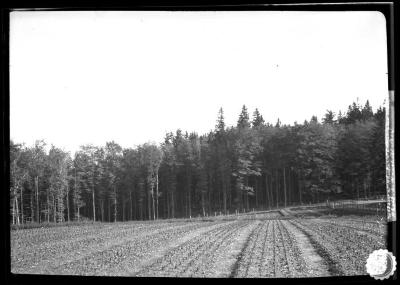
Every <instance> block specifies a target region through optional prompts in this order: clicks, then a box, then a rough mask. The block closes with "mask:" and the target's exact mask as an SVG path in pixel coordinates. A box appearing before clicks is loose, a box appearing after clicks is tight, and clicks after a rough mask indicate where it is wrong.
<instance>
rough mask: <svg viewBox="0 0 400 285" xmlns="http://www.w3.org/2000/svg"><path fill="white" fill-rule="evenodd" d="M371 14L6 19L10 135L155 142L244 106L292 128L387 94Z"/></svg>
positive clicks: (378, 30) (379, 24)
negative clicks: (222, 110) (8, 37)
mask: <svg viewBox="0 0 400 285" xmlns="http://www.w3.org/2000/svg"><path fill="white" fill-rule="evenodd" d="M387 90H388V85H387V52H386V27H385V18H384V16H383V15H382V14H380V13H378V12H271V11H270V12H267V11H263V12H261V11H257V12H154V11H153V12H111V11H108V12H13V13H12V14H11V23H10V137H11V139H13V140H14V141H15V142H25V143H27V144H28V145H32V144H33V143H34V141H35V140H36V139H45V140H46V142H47V143H49V144H50V143H53V144H55V145H56V146H58V147H63V148H65V149H66V150H69V151H75V150H77V149H78V147H79V146H80V145H82V144H86V143H93V144H95V145H104V144H105V142H106V141H110V140H115V141H116V142H117V143H119V144H120V145H121V146H123V147H133V146H135V145H137V144H141V143H144V142H147V141H155V142H157V143H158V142H162V141H163V138H164V136H165V133H166V132H167V131H175V130H176V129H177V128H181V129H182V130H187V131H197V132H198V133H200V134H202V133H205V132H208V131H209V130H211V129H213V128H214V126H215V124H216V118H217V112H218V109H219V107H221V106H222V107H223V108H224V112H225V120H226V123H227V125H235V124H236V121H237V118H238V115H239V113H240V110H241V108H242V105H243V104H246V106H247V107H248V110H249V113H250V115H252V113H253V111H254V109H255V107H258V108H259V110H260V112H261V113H262V115H263V116H264V119H265V120H266V121H267V122H271V123H275V122H276V120H277V118H278V117H279V118H280V119H281V121H282V122H283V123H286V124H293V122H294V121H297V122H299V123H302V122H303V121H304V120H305V119H307V120H309V119H310V118H311V116H312V115H317V116H318V118H319V119H321V117H322V116H323V114H324V113H325V111H326V109H332V110H333V111H335V112H337V111H338V110H339V109H341V110H344V111H345V110H346V109H347V106H348V105H349V104H351V103H352V102H353V101H354V100H356V98H357V97H358V98H359V99H360V102H361V103H362V104H364V102H365V101H366V100H367V99H369V100H370V103H371V104H372V106H373V108H374V110H375V109H376V108H377V107H378V106H379V105H382V104H383V101H384V99H385V97H386V96H387Z"/></svg>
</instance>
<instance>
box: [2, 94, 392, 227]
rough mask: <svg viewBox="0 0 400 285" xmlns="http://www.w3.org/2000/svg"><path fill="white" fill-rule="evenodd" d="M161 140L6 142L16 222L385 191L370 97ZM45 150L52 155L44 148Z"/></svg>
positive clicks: (380, 119)
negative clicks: (298, 118) (297, 116)
mask: <svg viewBox="0 0 400 285" xmlns="http://www.w3.org/2000/svg"><path fill="white" fill-rule="evenodd" d="M216 115H217V119H216V125H215V128H214V130H213V131H210V132H209V133H207V134H201V135H199V134H197V133H194V132H193V133H188V132H185V131H182V130H180V129H178V130H176V131H175V132H174V133H173V132H170V133H167V134H166V135H165V139H164V141H163V142H162V143H160V144H159V145H157V144H155V143H145V144H142V145H139V146H137V147H134V148H122V147H121V146H120V145H119V144H118V143H116V142H114V141H112V142H107V143H106V144H105V145H104V146H94V145H83V146H81V147H80V149H79V150H78V151H77V152H76V153H75V154H74V155H73V156H71V154H70V153H69V152H66V151H64V150H63V149H60V148H58V147H56V146H53V145H51V147H50V148H47V146H46V143H45V141H43V140H38V141H36V143H35V145H34V146H26V145H25V144H22V143H17V142H13V141H10V164H9V169H10V222H11V223H12V224H17V225H18V224H23V223H46V222H47V223H62V222H66V221H87V220H93V221H101V222H117V221H129V220H156V219H166V218H192V217H198V216H210V215H211V216H213V215H215V214H233V213H238V212H240V213H242V212H249V211H253V210H268V209H274V208H282V207H287V206H292V205H300V204H305V203H318V202H323V201H326V200H328V199H329V200H335V199H349V198H351V199H360V198H364V197H373V196H377V195H383V194H385V193H386V174H385V173H386V172H385V171H386V170H385V108H383V107H379V108H378V109H377V110H376V112H374V111H373V109H372V107H371V106H370V103H369V101H366V103H365V104H360V103H358V101H357V102H354V103H352V104H351V105H349V107H348V110H347V112H346V113H345V114H342V113H341V112H339V113H338V114H337V115H336V114H335V113H334V112H333V111H330V110H327V111H326V113H325V115H324V117H323V118H322V120H321V121H319V120H318V118H317V117H315V116H312V118H311V119H310V120H309V121H307V120H306V121H304V122H303V123H302V124H298V123H297V122H295V123H294V124H293V125H284V124H281V122H280V120H279V119H278V121H277V122H276V123H275V124H270V123H268V122H265V121H264V119H263V117H262V115H261V113H260V112H259V110H258V109H255V110H254V112H252V113H251V116H250V114H249V111H248V110H247V108H246V106H244V105H243V107H242V111H241V113H240V114H239V117H238V120H237V124H236V126H229V127H228V126H226V125H225V121H224V113H223V109H222V108H221V109H220V110H219V112H218V114H216ZM46 149H48V151H46Z"/></svg>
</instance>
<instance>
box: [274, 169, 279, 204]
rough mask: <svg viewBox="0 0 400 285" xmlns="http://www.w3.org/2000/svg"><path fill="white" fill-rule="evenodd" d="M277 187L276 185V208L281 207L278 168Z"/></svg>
mask: <svg viewBox="0 0 400 285" xmlns="http://www.w3.org/2000/svg"><path fill="white" fill-rule="evenodd" d="M275 187H276V208H278V207H279V201H278V198H279V173H278V169H276V181H275Z"/></svg>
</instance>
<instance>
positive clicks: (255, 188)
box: [254, 177, 258, 209]
mask: <svg viewBox="0 0 400 285" xmlns="http://www.w3.org/2000/svg"><path fill="white" fill-rule="evenodd" d="M257 192H258V179H257V177H255V184H254V193H255V196H256V209H258V194H257Z"/></svg>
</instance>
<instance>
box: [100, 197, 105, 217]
mask: <svg viewBox="0 0 400 285" xmlns="http://www.w3.org/2000/svg"><path fill="white" fill-rule="evenodd" d="M100 212H101V221H102V222H104V199H101V200H100Z"/></svg>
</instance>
